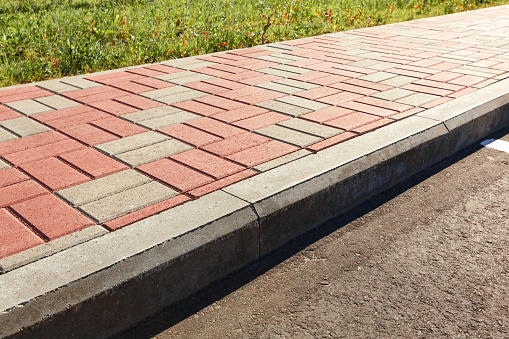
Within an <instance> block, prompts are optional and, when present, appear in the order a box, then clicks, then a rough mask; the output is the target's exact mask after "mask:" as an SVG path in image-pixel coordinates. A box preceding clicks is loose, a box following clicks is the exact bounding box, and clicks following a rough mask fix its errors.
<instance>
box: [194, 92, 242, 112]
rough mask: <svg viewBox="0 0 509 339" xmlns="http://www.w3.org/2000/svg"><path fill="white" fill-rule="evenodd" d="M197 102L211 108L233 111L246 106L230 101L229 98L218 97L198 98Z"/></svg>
mask: <svg viewBox="0 0 509 339" xmlns="http://www.w3.org/2000/svg"><path fill="white" fill-rule="evenodd" d="M196 101H199V102H201V103H204V104H207V105H210V106H215V107H219V108H222V109H224V110H232V109H236V108H241V107H245V106H246V104H243V103H241V102H238V101H234V100H230V99H227V98H222V97H219V96H216V95H209V96H206V97H202V98H198V99H196Z"/></svg>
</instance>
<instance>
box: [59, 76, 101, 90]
mask: <svg viewBox="0 0 509 339" xmlns="http://www.w3.org/2000/svg"><path fill="white" fill-rule="evenodd" d="M61 82H63V83H65V84H68V85H71V86H74V87H78V88H81V89H87V88H94V87H99V86H101V85H100V84H98V83H96V82H93V81H90V80H86V79H83V78H78V77H72V78H65V79H62V80H61Z"/></svg>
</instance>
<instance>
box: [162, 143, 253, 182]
mask: <svg viewBox="0 0 509 339" xmlns="http://www.w3.org/2000/svg"><path fill="white" fill-rule="evenodd" d="M171 158H172V159H173V160H176V161H178V162H180V163H182V164H184V165H187V166H189V167H192V168H194V169H197V170H199V171H200V172H203V173H206V174H208V175H210V176H211V177H213V178H214V179H216V180H218V179H221V178H224V177H226V176H229V175H232V174H234V173H237V172H240V171H242V170H244V169H245V167H243V166H240V165H238V164H235V163H233V162H231V161H228V160H225V159H222V158H220V157H218V156H216V155H213V154H210V153H207V152H204V151H202V150H199V149H192V150H189V151H187V152H183V153H180V154H177V155H174V156H172V157H171Z"/></svg>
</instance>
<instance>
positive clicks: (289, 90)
mask: <svg viewBox="0 0 509 339" xmlns="http://www.w3.org/2000/svg"><path fill="white" fill-rule="evenodd" d="M257 86H258V87H261V88H265V89H269V90H272V91H276V92H281V93H285V94H295V93H299V92H302V91H303V89H301V88H297V87H293V86H287V85H283V84H278V83H276V82H266V83H263V84H259V85H257Z"/></svg>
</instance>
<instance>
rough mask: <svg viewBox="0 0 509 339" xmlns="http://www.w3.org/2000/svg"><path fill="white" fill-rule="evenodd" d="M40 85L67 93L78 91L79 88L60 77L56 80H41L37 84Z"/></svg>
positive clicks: (52, 90) (56, 91) (57, 91)
mask: <svg viewBox="0 0 509 339" xmlns="http://www.w3.org/2000/svg"><path fill="white" fill-rule="evenodd" d="M37 86H38V87H41V88H43V89H46V90H49V91H51V92H54V93H65V92H72V91H76V90H78V89H79V88H78V87H75V86H71V85H68V84H66V83H64V82H62V81H61V80H59V79H56V80H47V81H44V82H41V83H39V84H38V85H37Z"/></svg>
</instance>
